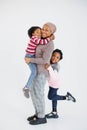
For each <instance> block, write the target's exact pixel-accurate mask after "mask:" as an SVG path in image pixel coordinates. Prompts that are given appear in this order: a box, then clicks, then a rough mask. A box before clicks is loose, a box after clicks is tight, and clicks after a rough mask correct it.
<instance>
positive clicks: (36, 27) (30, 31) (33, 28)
mask: <svg viewBox="0 0 87 130" xmlns="http://www.w3.org/2000/svg"><path fill="white" fill-rule="evenodd" d="M36 29H41V28H40V27H39V26H32V27H31V28H30V29H29V30H28V36H29V37H30V38H31V37H32V33H34V31H35V30H36Z"/></svg>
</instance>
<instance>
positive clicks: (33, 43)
mask: <svg viewBox="0 0 87 130" xmlns="http://www.w3.org/2000/svg"><path fill="white" fill-rule="evenodd" d="M28 36H29V37H30V42H29V43H28V46H27V48H26V55H25V57H27V58H35V53H36V47H37V45H38V44H42V45H46V44H48V43H49V41H51V40H53V38H54V36H53V35H51V36H50V37H48V38H46V39H41V28H40V27H38V26H33V27H31V28H30V29H29V30H28ZM28 66H29V68H30V70H31V74H30V77H29V79H28V81H27V83H26V85H25V87H24V88H23V92H24V95H25V97H27V98H29V87H30V86H31V84H32V81H33V80H34V79H35V77H36V75H37V67H36V64H34V63H30V64H28Z"/></svg>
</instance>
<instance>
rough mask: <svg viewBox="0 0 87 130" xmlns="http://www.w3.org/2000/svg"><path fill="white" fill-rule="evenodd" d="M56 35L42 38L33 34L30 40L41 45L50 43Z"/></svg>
mask: <svg viewBox="0 0 87 130" xmlns="http://www.w3.org/2000/svg"><path fill="white" fill-rule="evenodd" d="M54 38H55V37H54V35H51V36H50V37H48V38H45V39H41V38H38V37H37V36H33V37H32V38H31V39H30V42H33V43H34V44H36V45H38V44H41V45H46V44H48V43H49V42H50V41H51V40H54Z"/></svg>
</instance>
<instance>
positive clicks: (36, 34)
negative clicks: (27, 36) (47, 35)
mask: <svg viewBox="0 0 87 130" xmlns="http://www.w3.org/2000/svg"><path fill="white" fill-rule="evenodd" d="M32 36H38V37H41V29H39V28H37V29H36V30H35V31H34V33H32Z"/></svg>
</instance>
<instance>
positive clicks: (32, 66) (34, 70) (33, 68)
mask: <svg viewBox="0 0 87 130" xmlns="http://www.w3.org/2000/svg"><path fill="white" fill-rule="evenodd" d="M25 57H26V58H35V55H30V54H26V55H25ZM28 66H29V68H30V70H31V74H30V76H29V78H28V81H27V83H26V85H25V87H27V88H28V89H29V87H30V86H31V84H32V82H33V80H34V79H35V78H36V75H37V66H36V64H34V63H29V64H28Z"/></svg>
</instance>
